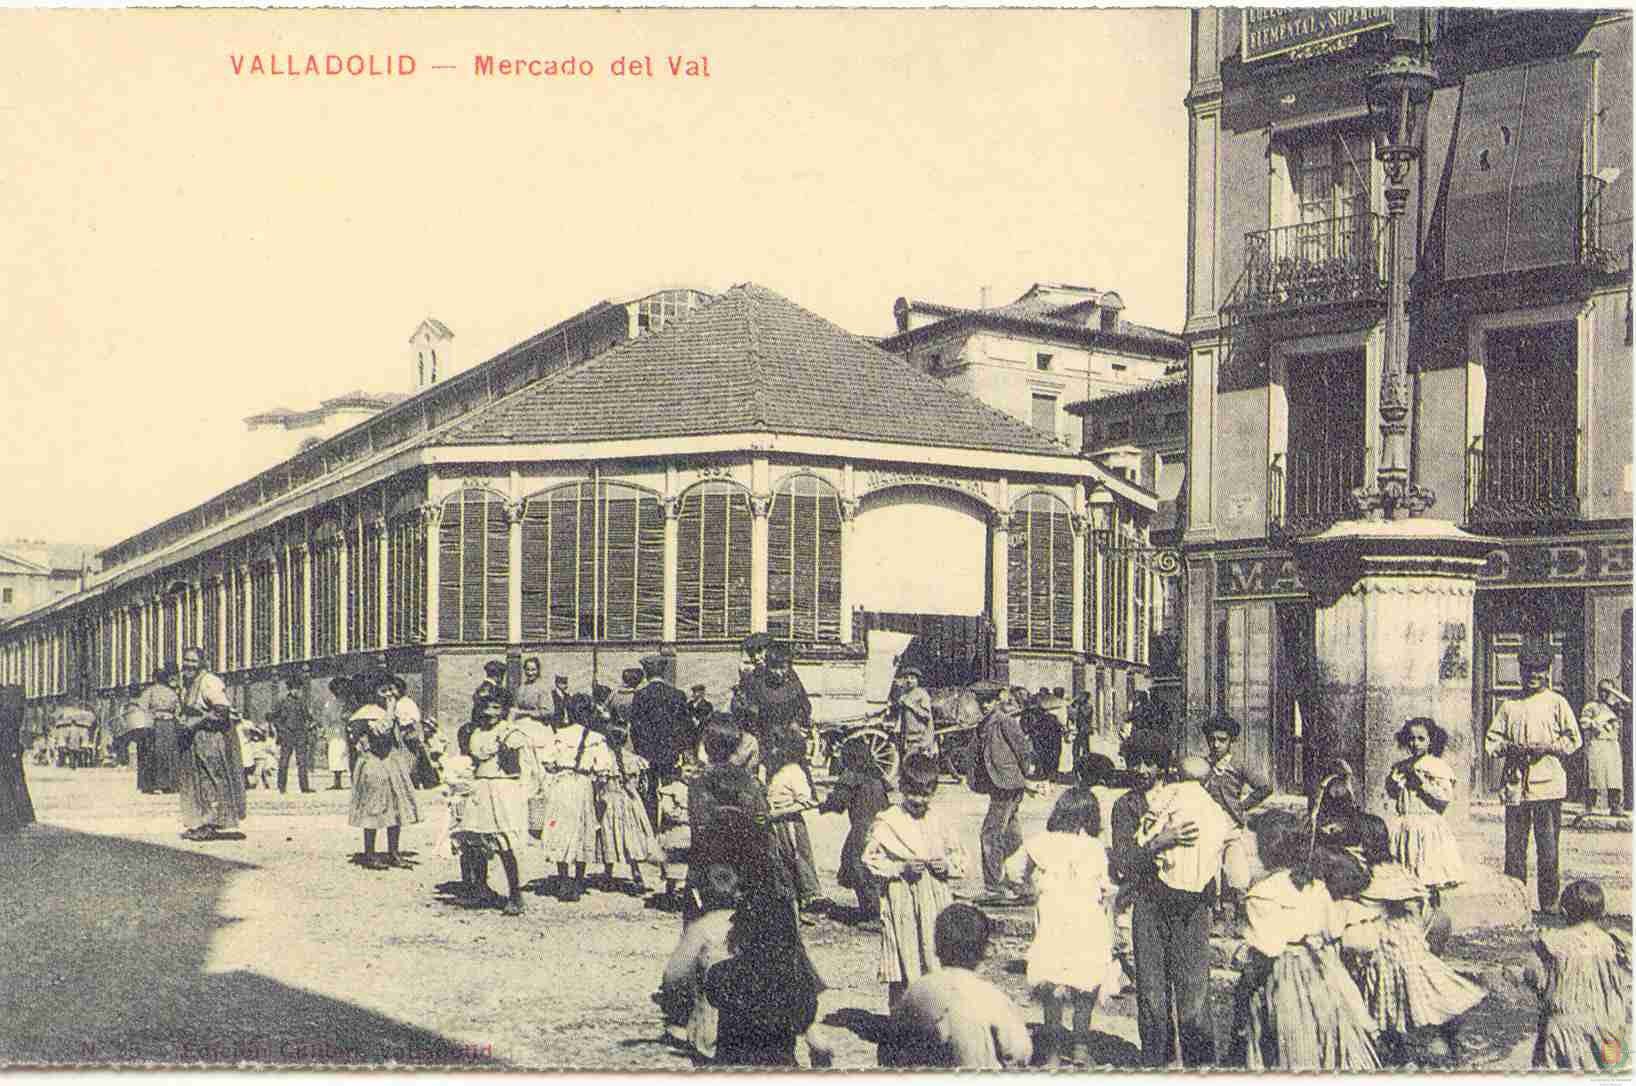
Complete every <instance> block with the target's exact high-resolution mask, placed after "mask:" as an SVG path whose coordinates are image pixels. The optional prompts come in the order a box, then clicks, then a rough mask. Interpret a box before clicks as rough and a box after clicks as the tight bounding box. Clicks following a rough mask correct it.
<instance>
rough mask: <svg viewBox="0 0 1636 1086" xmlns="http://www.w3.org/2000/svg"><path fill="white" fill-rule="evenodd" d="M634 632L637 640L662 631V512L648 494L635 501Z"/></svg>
mask: <svg viewBox="0 0 1636 1086" xmlns="http://www.w3.org/2000/svg"><path fill="white" fill-rule="evenodd" d="M635 633H636V639H637V640H638V641H658V640H659V639H661V638H662V637H664V634H665V514H664V510H663V509H662V508H660V506H659V499H658V498H655V497H654V496H653V495H651V494H644V495H642V497H641V498H640V499H638V501H637V530H636V630H635Z"/></svg>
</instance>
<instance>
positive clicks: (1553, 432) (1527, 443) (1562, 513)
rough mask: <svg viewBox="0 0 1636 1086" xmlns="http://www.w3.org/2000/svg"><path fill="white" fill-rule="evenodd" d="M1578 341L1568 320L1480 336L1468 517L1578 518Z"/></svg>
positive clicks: (1489, 518)
mask: <svg viewBox="0 0 1636 1086" xmlns="http://www.w3.org/2000/svg"><path fill="white" fill-rule="evenodd" d="M1577 356H1578V336H1577V329H1576V327H1575V325H1574V323H1573V322H1572V321H1567V322H1563V323H1559V324H1543V325H1535V326H1532V327H1524V328H1511V329H1505V330H1503V331H1498V332H1491V333H1489V334H1488V337H1487V340H1486V342H1485V346H1484V351H1483V360H1484V371H1485V373H1486V375H1487V378H1488V395H1487V398H1486V401H1485V403H1484V407H1483V432H1482V436H1481V437H1480V439H1479V440H1478V441H1477V443H1476V444H1475V445H1474V446H1473V447H1472V450H1471V456H1470V459H1471V463H1470V465H1469V469H1468V470H1469V473H1470V478H1471V483H1472V487H1471V489H1472V491H1473V494H1472V498H1473V500H1472V510H1471V513H1472V519H1474V520H1490V521H1498V522H1505V521H1511V522H1518V523H1521V522H1527V521H1536V520H1552V519H1567V518H1571V517H1576V516H1578V515H1579V479H1578V466H1579V465H1578V451H1579V366H1578V357H1577Z"/></svg>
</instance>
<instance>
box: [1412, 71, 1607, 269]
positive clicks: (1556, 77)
mask: <svg viewBox="0 0 1636 1086" xmlns="http://www.w3.org/2000/svg"><path fill="white" fill-rule="evenodd" d="M1593 65H1594V58H1592V57H1590V56H1586V55H1582V54H1581V55H1576V56H1571V57H1566V58H1562V59H1558V60H1550V61H1546V62H1543V63H1540V64H1528V65H1515V66H1513V67H1509V68H1500V69H1497V70H1494V71H1487V72H1474V73H1472V74H1471V75H1469V76H1467V77H1466V80H1465V83H1464V85H1463V86H1462V87H1461V91H1460V111H1459V120H1458V123H1459V130H1458V131H1459V135H1458V143H1457V146H1456V150H1455V153H1454V158H1455V161H1454V168H1453V171H1452V173H1451V176H1450V180H1449V196H1448V214H1447V217H1446V221H1445V224H1444V232H1443V268H1444V276H1445V277H1446V278H1448V279H1461V278H1467V277H1473V276H1485V275H1497V274H1503V273H1506V272H1512V271H1522V270H1527V269H1531V268H1541V267H1550V266H1556V265H1561V264H1567V263H1573V262H1575V261H1577V260H1578V256H1579V228H1580V223H1579V213H1580V196H1581V192H1582V186H1583V184H1584V182H1583V179H1582V175H1583V174H1584V173H1585V172H1587V171H1586V169H1585V163H1584V125H1585V119H1586V117H1587V115H1588V111H1589V103H1590V87H1591V77H1592V73H1593V71H1594V68H1593Z"/></svg>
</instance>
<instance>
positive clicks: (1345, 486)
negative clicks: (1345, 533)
mask: <svg viewBox="0 0 1636 1086" xmlns="http://www.w3.org/2000/svg"><path fill="white" fill-rule="evenodd" d="M1368 456H1369V449H1368V448H1367V447H1365V446H1361V445H1360V446H1356V447H1348V443H1346V442H1341V441H1336V442H1332V443H1329V444H1326V445H1324V446H1322V447H1320V448H1317V449H1313V450H1304V451H1303V450H1291V451H1290V452H1288V453H1274V454H1273V457H1272V462H1271V463H1269V464H1268V465H1267V535H1268V537H1269V538H1272V539H1282V538H1288V537H1290V536H1297V535H1310V534H1312V533H1314V532H1321V531H1323V530H1324V529H1325V528H1328V527H1330V526H1331V525H1333V524H1335V523H1336V522H1338V521H1342V520H1347V519H1348V518H1351V517H1354V516H1356V515H1357V507H1356V503H1355V502H1354V501H1353V498H1352V492H1353V491H1354V490H1356V489H1357V488H1358V487H1360V486H1362V485H1363V470H1364V464H1365V462H1366V461H1367V459H1368Z"/></svg>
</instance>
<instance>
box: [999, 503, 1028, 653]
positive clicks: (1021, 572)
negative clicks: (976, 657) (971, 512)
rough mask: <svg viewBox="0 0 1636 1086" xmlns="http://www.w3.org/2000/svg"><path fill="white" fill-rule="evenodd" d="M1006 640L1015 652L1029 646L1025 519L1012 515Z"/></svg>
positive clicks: (1023, 516)
mask: <svg viewBox="0 0 1636 1086" xmlns="http://www.w3.org/2000/svg"><path fill="white" fill-rule="evenodd" d="M1006 539H1007V545H1006V567H1005V568H1006V580H1005V600H1006V603H1005V636H1006V643H1007V644H1009V645H1012V646H1015V647H1017V648H1026V647H1027V646H1028V643H1029V642H1028V629H1029V625H1028V604H1029V591H1028V573H1029V569H1030V566H1031V563H1030V562H1029V560H1028V542H1029V539H1028V516H1027V514H1026V513H1025V512H1018V513H1016V514H1014V516H1013V519H1012V521H1011V531H1010V532H1008V533H1006Z"/></svg>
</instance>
